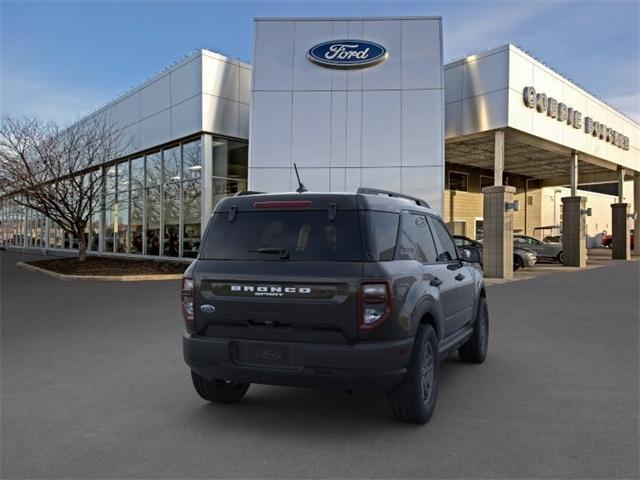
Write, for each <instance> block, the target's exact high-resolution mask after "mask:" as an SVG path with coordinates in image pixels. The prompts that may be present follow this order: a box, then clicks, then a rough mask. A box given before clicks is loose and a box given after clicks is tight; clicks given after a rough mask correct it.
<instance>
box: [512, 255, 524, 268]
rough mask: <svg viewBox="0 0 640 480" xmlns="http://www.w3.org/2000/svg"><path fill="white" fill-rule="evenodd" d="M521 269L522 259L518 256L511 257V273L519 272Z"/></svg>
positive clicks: (522, 266)
mask: <svg viewBox="0 0 640 480" xmlns="http://www.w3.org/2000/svg"><path fill="white" fill-rule="evenodd" d="M521 268H524V262H523V261H522V259H521V258H520V257H518V256H514V257H513V271H514V272H515V271H516V270H519V269H521Z"/></svg>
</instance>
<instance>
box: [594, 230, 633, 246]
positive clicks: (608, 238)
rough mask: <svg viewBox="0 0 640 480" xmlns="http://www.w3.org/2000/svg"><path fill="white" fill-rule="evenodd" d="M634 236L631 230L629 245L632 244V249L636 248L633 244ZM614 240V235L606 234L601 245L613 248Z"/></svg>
mask: <svg viewBox="0 0 640 480" xmlns="http://www.w3.org/2000/svg"><path fill="white" fill-rule="evenodd" d="M633 237H634V234H633V232H631V235H630V238H629V245H630V246H631V250H633V249H634V247H633V245H634V243H633ZM612 242H613V235H605V236H604V237H602V243H601V245H602V246H603V247H607V248H611V243H612Z"/></svg>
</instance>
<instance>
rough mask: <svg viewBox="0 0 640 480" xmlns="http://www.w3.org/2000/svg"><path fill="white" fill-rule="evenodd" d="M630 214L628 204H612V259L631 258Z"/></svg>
mask: <svg viewBox="0 0 640 480" xmlns="http://www.w3.org/2000/svg"><path fill="white" fill-rule="evenodd" d="M628 213H629V204H628V203H612V204H611V223H612V227H613V228H612V229H611V235H612V236H613V241H612V242H611V258H613V259H614V260H629V259H630V258H631V248H630V247H629V233H630V232H629V221H628V217H627V214H628Z"/></svg>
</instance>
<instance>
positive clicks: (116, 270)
mask: <svg viewBox="0 0 640 480" xmlns="http://www.w3.org/2000/svg"><path fill="white" fill-rule="evenodd" d="M27 263H28V264H29V265H33V266H35V267H40V268H44V269H45V270H50V271H52V272H56V273H61V274H63V275H88V276H119V275H162V274H177V273H184V271H185V270H186V269H187V267H188V264H187V263H182V262H167V261H162V260H137V259H130V258H108V257H87V259H86V260H85V261H84V262H80V261H78V259H77V258H52V259H49V260H37V261H35V262H27Z"/></svg>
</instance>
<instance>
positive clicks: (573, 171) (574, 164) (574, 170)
mask: <svg viewBox="0 0 640 480" xmlns="http://www.w3.org/2000/svg"><path fill="white" fill-rule="evenodd" d="M570 177H571V196H572V197H575V196H576V195H578V152H575V151H574V152H571V164H570Z"/></svg>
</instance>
